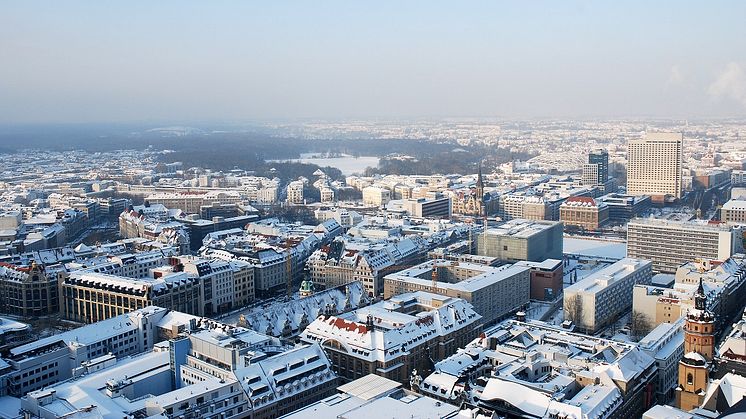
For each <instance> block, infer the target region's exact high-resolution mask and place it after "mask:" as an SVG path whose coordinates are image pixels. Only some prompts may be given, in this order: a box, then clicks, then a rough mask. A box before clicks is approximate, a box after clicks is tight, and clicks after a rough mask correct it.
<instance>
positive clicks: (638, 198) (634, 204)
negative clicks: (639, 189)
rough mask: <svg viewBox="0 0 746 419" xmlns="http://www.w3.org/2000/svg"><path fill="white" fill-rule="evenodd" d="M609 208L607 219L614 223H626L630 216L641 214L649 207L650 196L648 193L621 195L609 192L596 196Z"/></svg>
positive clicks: (597, 199)
mask: <svg viewBox="0 0 746 419" xmlns="http://www.w3.org/2000/svg"><path fill="white" fill-rule="evenodd" d="M596 201H600V202H603V203H604V204H606V206H607V207H608V208H609V221H610V222H615V223H626V222H627V221H628V220H631V219H632V218H635V217H639V216H642V215H643V214H644V213H645V212H646V211H647V210H648V209H650V196H648V195H623V194H617V193H610V194H607V195H603V196H601V197H599V198H596Z"/></svg>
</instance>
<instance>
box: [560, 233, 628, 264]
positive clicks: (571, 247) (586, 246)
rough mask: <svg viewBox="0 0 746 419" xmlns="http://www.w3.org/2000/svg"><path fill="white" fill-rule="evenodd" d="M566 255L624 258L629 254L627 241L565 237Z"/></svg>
mask: <svg viewBox="0 0 746 419" xmlns="http://www.w3.org/2000/svg"><path fill="white" fill-rule="evenodd" d="M563 248H564V253H565V255H576V256H591V257H603V258H613V259H622V258H624V257H625V256H626V255H627V243H625V242H621V241H611V240H603V239H591V238H580V237H564V239H563Z"/></svg>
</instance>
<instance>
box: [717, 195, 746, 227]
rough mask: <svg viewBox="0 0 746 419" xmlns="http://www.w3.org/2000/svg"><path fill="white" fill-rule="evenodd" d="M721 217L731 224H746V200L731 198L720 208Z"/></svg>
mask: <svg viewBox="0 0 746 419" xmlns="http://www.w3.org/2000/svg"><path fill="white" fill-rule="evenodd" d="M720 219H721V220H723V221H725V222H726V223H729V224H744V225H746V200H744V199H731V200H730V201H728V202H726V203H725V204H724V205H723V208H721V209H720Z"/></svg>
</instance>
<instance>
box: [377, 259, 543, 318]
mask: <svg viewBox="0 0 746 419" xmlns="http://www.w3.org/2000/svg"><path fill="white" fill-rule="evenodd" d="M530 272H531V270H530V269H529V268H528V267H525V266H519V265H503V266H500V267H497V268H496V267H493V266H488V265H483V264H476V263H468V262H457V261H447V260H443V259H436V260H429V261H427V262H425V263H421V264H419V265H417V266H414V267H412V268H409V269H405V270H403V271H399V272H396V273H392V274H388V275H386V277H385V278H384V280H383V281H384V285H383V286H384V294H383V296H384V299H389V298H391V297H393V296H395V295H399V294H406V293H409V292H415V291H425V292H430V293H433V294H439V295H443V296H448V297H455V298H463V299H464V300H466V301H468V302H469V303H471V305H472V306H474V310H475V311H476V312H477V313H479V314H480V315H481V316H482V318H483V320H484V322H485V324H489V323H492V322H495V321H497V320H499V319H501V318H504V317H505V316H507V315H509V314H510V313H512V312H514V311H516V310H519V309H520V308H521V307H522V306H524V305H526V304H528V302H529V298H530V283H531V278H530Z"/></svg>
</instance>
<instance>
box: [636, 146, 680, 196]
mask: <svg viewBox="0 0 746 419" xmlns="http://www.w3.org/2000/svg"><path fill="white" fill-rule="evenodd" d="M683 160H684V136H683V134H681V133H663V132H659V133H648V134H646V135H645V137H644V138H641V139H636V140H630V141H629V143H628V144H627V193H628V194H630V195H654V196H666V195H670V196H672V197H674V198H681V194H682V165H683Z"/></svg>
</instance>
